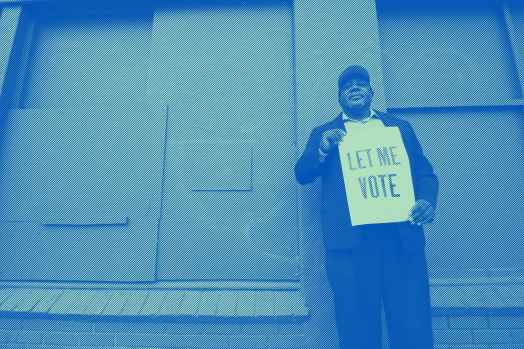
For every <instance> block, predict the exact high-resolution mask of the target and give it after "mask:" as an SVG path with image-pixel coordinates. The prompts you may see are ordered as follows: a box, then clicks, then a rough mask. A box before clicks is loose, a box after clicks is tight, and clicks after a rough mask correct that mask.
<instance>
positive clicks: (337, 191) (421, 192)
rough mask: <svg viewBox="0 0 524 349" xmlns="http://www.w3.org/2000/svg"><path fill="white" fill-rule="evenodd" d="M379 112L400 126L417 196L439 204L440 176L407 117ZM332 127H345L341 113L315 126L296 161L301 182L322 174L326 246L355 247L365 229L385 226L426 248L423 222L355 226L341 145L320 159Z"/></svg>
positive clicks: (406, 244)
mask: <svg viewBox="0 0 524 349" xmlns="http://www.w3.org/2000/svg"><path fill="white" fill-rule="evenodd" d="M377 116H378V117H379V118H380V120H382V122H383V123H384V126H386V127H387V126H397V127H398V128H399V129H400V133H401V135H402V139H403V142H404V146H405V147H406V151H407V153H408V156H409V160H410V165H411V176H412V179H413V186H414V191H415V199H416V200H419V199H425V200H427V201H429V202H430V203H431V204H432V205H433V207H436V203H437V193H438V179H437V176H436V175H435V174H434V172H433V167H432V166H431V164H430V162H429V161H428V159H427V158H426V157H425V156H424V154H423V152H422V148H421V146H420V143H419V141H418V140H417V137H416V136H415V133H414V131H413V128H412V127H411V125H410V124H409V123H408V122H407V121H405V120H401V119H399V118H397V117H394V116H392V115H390V114H386V113H382V112H377ZM331 128H341V129H344V121H343V120H342V113H340V114H339V115H338V116H337V117H336V118H335V119H333V120H331V121H329V122H327V123H325V124H323V125H321V126H319V127H316V128H314V129H313V131H312V132H311V135H310V136H309V140H308V142H307V144H306V148H305V150H304V152H303V153H302V155H301V157H300V158H299V159H298V161H297V163H296V165H295V176H296V179H297V181H298V182H299V183H300V184H307V183H311V182H313V181H315V180H316V179H317V177H319V176H320V177H321V178H322V198H321V201H322V206H321V219H322V231H323V235H324V244H325V246H326V248H327V249H328V250H332V249H349V248H353V247H355V246H356V245H357V244H358V242H359V241H360V238H361V235H362V234H363V233H364V232H365V230H366V229H384V228H392V229H394V230H397V231H398V232H399V235H400V238H401V240H402V244H403V246H404V247H405V248H406V249H409V250H415V249H420V248H424V245H425V237H424V231H423V228H422V226H417V225H412V224H410V223H409V222H403V223H387V224H368V225H360V226H352V224H351V218H350V216H349V212H348V204H347V199H346V191H345V186H344V178H343V176H342V169H341V166H340V158H339V155H338V149H333V150H332V151H331V152H330V153H329V154H328V156H327V157H326V159H325V160H324V162H320V161H319V157H318V148H319V145H320V138H321V135H322V132H323V131H324V130H328V129H331ZM348 136H350V135H348Z"/></svg>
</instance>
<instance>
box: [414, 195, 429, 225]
mask: <svg viewBox="0 0 524 349" xmlns="http://www.w3.org/2000/svg"><path fill="white" fill-rule="evenodd" d="M433 218H435V209H434V208H433V206H431V204H430V203H429V202H428V201H426V200H417V201H416V202H415V205H413V207H412V208H411V210H410V211H409V221H410V222H411V224H416V225H422V224H425V223H431V222H433Z"/></svg>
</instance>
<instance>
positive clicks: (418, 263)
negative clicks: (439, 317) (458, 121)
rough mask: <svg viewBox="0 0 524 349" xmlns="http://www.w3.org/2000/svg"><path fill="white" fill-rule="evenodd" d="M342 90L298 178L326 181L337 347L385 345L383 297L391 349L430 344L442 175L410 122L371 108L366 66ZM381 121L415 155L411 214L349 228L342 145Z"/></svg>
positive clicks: (351, 71)
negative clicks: (431, 255)
mask: <svg viewBox="0 0 524 349" xmlns="http://www.w3.org/2000/svg"><path fill="white" fill-rule="evenodd" d="M338 88H339V90H338V101H339V104H340V106H341V107H342V113H340V114H339V115H338V116H337V117H336V118H335V119H334V120H331V121H329V122H327V123H325V124H323V125H321V126H319V127H316V128H315V129H313V131H312V132H311V135H310V137H309V140H308V142H307V145H306V147H305V150H304V152H303V154H302V156H301V157H300V158H299V160H298V161H297V163H296V165H295V175H296V179H297V181H298V182H299V183H300V184H307V183H311V182H313V181H315V179H316V178H318V177H321V179H322V195H321V200H322V210H321V218H322V230H323V236H324V244H325V247H326V271H327V275H328V280H329V283H330V285H331V288H332V290H333V295H334V301H335V314H336V321H337V328H338V335H339V341H340V348H341V349H378V348H380V347H381V338H382V336H381V316H380V313H381V312H380V309H381V308H380V306H381V303H382V302H383V304H384V311H385V314H386V323H387V328H388V334H389V343H390V348H391V349H410V348H412V349H429V348H433V336H432V328H431V313H430V299H429V284H428V275H427V266H426V256H425V252H424V246H425V237H424V232H423V228H422V225H423V224H426V223H430V222H432V221H433V218H434V215H435V207H436V201H437V192H438V180H437V177H436V176H435V174H434V172H433V167H432V166H431V164H430V163H429V161H428V160H427V158H426V157H425V156H424V154H423V152H422V148H421V146H420V143H419V141H418V140H417V138H416V136H415V133H414V131H413V128H412V127H411V125H410V124H409V123H408V122H407V121H404V120H401V119H399V118H396V117H394V116H392V115H389V114H386V113H381V112H378V111H375V110H373V109H371V102H372V99H373V89H372V87H371V84H370V78H369V74H368V72H367V70H366V69H365V68H363V67H362V66H358V65H353V66H349V67H348V68H346V69H345V70H344V71H343V72H342V74H341V75H340V77H339V81H338ZM377 123H379V125H380V126H382V124H383V125H384V126H386V127H387V126H396V127H398V128H399V129H400V133H401V136H402V140H403V143H404V146H405V148H406V152H407V154H408V157H409V159H410V167H411V175H412V179H413V186H414V192H415V204H414V206H413V208H412V209H411V211H410V212H409V213H408V212H406V222H400V223H386V224H367V225H359V226H352V224H351V218H350V215H349V209H348V203H347V199H346V193H345V186H344V179H343V175H342V170H341V165H340V157H339V153H338V143H339V142H341V140H342V139H343V138H344V137H351V129H352V128H353V127H365V128H366V129H365V132H369V134H370V137H373V131H372V129H373V127H374V126H375V125H376V124H377ZM374 124H375V125H374Z"/></svg>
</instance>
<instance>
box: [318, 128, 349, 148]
mask: <svg viewBox="0 0 524 349" xmlns="http://www.w3.org/2000/svg"><path fill="white" fill-rule="evenodd" d="M345 135H346V131H344V130H343V129H341V128H332V129H330V130H326V131H324V132H322V138H321V139H320V150H321V151H322V152H324V153H328V152H329V151H330V150H331V149H333V148H334V147H336V146H337V144H338V143H340V142H341V141H342V138H344V136H345Z"/></svg>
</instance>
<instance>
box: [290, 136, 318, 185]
mask: <svg viewBox="0 0 524 349" xmlns="http://www.w3.org/2000/svg"><path fill="white" fill-rule="evenodd" d="M321 137H322V132H321V131H320V130H319V129H318V128H315V129H313V131H312V132H311V134H310V135H309V139H308V141H307V144H306V147H305V149H304V152H303V153H302V155H301V156H300V158H299V159H298V161H297V162H296V164H295V178H296V179H297V182H299V183H300V184H308V183H311V182H313V181H315V180H316V179H317V177H318V176H320V175H321V174H322V171H323V169H324V164H325V160H324V162H321V161H320V157H319V153H318V149H319V146H320V139H321Z"/></svg>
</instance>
